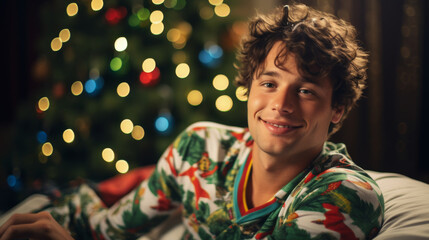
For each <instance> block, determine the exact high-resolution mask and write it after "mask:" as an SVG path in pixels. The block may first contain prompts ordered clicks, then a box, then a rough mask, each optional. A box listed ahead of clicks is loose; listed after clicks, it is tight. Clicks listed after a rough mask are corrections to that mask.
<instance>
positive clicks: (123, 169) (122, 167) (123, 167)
mask: <svg viewBox="0 0 429 240" xmlns="http://www.w3.org/2000/svg"><path fill="white" fill-rule="evenodd" d="M115 167H116V171H118V172H119V173H127V172H128V170H129V168H130V167H129V165H128V162H127V161H125V160H118V161H117V162H116V164H115Z"/></svg>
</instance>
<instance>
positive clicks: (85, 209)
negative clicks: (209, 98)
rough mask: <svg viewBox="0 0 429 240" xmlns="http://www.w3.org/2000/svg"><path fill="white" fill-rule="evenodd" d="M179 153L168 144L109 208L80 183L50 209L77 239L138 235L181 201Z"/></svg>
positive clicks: (158, 222)
mask: <svg viewBox="0 0 429 240" xmlns="http://www.w3.org/2000/svg"><path fill="white" fill-rule="evenodd" d="M178 157H179V155H178V154H177V151H175V148H174V147H173V145H171V146H169V147H168V149H167V150H166V151H165V152H164V154H163V155H162V157H161V159H160V160H159V162H158V164H157V166H156V168H155V170H154V172H153V174H152V175H151V177H150V178H149V179H147V180H144V181H143V182H141V184H139V185H138V186H137V187H136V188H135V189H133V190H132V191H131V192H130V193H128V194H127V195H126V196H124V197H123V198H122V199H120V200H119V201H118V202H116V203H115V204H114V205H113V206H111V207H110V208H107V207H106V206H105V204H104V203H103V202H102V201H101V200H100V198H99V197H98V196H97V194H96V192H95V191H94V190H93V188H91V187H89V186H88V185H81V186H80V187H79V188H77V189H76V190H74V192H73V193H70V194H66V195H64V197H62V198H61V199H60V200H59V201H58V202H57V203H56V204H54V207H52V208H49V209H47V210H48V211H49V212H50V213H51V215H52V216H53V217H54V218H55V219H56V220H57V221H58V222H59V223H60V224H61V225H63V226H64V227H65V228H67V229H69V230H70V232H71V233H72V236H74V237H75V238H76V239H136V238H138V237H139V236H141V235H143V234H145V233H147V232H149V231H150V230H151V229H152V228H153V227H155V226H157V225H159V224H160V223H162V222H163V221H164V220H166V219H167V218H168V216H169V215H170V214H171V213H172V212H174V211H175V209H177V208H178V207H179V206H180V205H181V203H180V202H181V201H180V199H181V197H180V195H181V192H180V188H179V186H178V184H177V182H176V178H175V176H176V175H177V170H176V166H175V165H177V164H178V163H177V158H178Z"/></svg>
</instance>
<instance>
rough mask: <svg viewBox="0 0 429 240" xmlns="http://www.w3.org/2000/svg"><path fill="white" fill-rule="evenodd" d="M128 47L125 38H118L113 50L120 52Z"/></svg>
mask: <svg viewBox="0 0 429 240" xmlns="http://www.w3.org/2000/svg"><path fill="white" fill-rule="evenodd" d="M127 47H128V41H127V39H126V38H125V37H120V38H118V39H116V41H115V50H116V51H118V52H122V51H124V50H125V49H127Z"/></svg>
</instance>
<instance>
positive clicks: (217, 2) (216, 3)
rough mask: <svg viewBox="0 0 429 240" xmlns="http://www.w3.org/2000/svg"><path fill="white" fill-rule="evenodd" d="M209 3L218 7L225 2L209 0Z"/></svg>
mask: <svg viewBox="0 0 429 240" xmlns="http://www.w3.org/2000/svg"><path fill="white" fill-rule="evenodd" d="M209 3H210V4H211V5H213V6H218V5H220V4H222V3H223V0H209Z"/></svg>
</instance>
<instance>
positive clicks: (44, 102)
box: [38, 97, 50, 111]
mask: <svg viewBox="0 0 429 240" xmlns="http://www.w3.org/2000/svg"><path fill="white" fill-rule="evenodd" d="M49 106H50V103H49V99H48V98H47V97H42V98H40V99H39V102H38V107H39V109H40V110H41V111H46V110H48V109H49Z"/></svg>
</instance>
